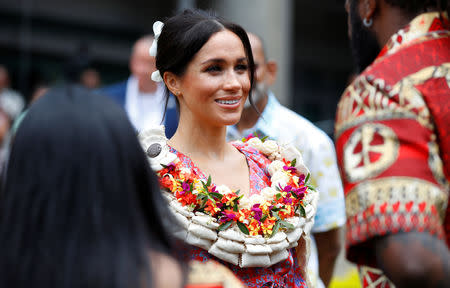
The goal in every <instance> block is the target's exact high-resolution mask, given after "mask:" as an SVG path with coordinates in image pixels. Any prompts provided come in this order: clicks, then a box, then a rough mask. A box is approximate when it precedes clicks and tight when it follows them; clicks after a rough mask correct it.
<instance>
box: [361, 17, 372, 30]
mask: <svg viewBox="0 0 450 288" xmlns="http://www.w3.org/2000/svg"><path fill="white" fill-rule="evenodd" d="M363 24H364V26H366V28H370V26H372V24H373V20H372V18H371V19H369V20H367V18H364V19H363Z"/></svg>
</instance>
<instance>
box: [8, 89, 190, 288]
mask: <svg viewBox="0 0 450 288" xmlns="http://www.w3.org/2000/svg"><path fill="white" fill-rule="evenodd" d="M163 201H164V200H163V199H162V197H161V194H160V193H159V187H158V184H157V180H156V178H155V176H154V174H153V173H152V172H151V170H150V167H149V166H148V162H147V160H146V158H145V154H144V152H143V151H142V148H141V146H140V144H139V142H138V140H137V138H136V135H135V131H134V129H133V127H132V125H131V124H130V123H129V121H128V119H127V117H126V115H125V113H124V112H123V111H122V110H121V109H120V108H119V107H118V106H117V105H116V104H115V103H113V101H111V100H110V99H108V98H106V97H103V96H100V95H94V94H91V93H89V92H88V91H87V90H85V89H81V88H78V87H74V86H63V87H60V88H55V89H52V90H51V91H49V92H48V93H47V94H46V95H44V96H43V97H42V98H40V99H39V100H37V101H36V103H34V104H33V106H31V107H30V109H29V112H28V113H27V115H26V116H25V118H24V119H23V121H22V123H21V125H20V127H19V128H18V131H17V133H16V135H15V139H14V142H13V145H12V150H11V155H10V160H9V163H8V168H7V171H6V183H5V185H3V186H2V190H1V194H0V255H1V257H0V287H14V288H21V287H23V288H25V287H46V288H65V287H66V288H69V287H73V288H75V287H76V288H78V287H95V288H101V287H104V288H114V287H117V288H119V287H120V288H128V287H158V288H159V287H174V288H176V287H180V288H181V287H182V285H183V282H184V276H183V275H184V272H183V271H184V268H183V267H184V265H183V261H182V259H178V258H176V257H175V256H173V255H174V250H173V249H174V246H173V243H172V242H171V240H170V238H169V237H168V235H167V234H166V232H165V230H164V227H163V223H162V219H167V217H166V216H165V209H164V205H161V203H163ZM161 267H164V269H161Z"/></svg>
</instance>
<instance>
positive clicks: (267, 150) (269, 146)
mask: <svg viewBox="0 0 450 288" xmlns="http://www.w3.org/2000/svg"><path fill="white" fill-rule="evenodd" d="M278 149H279V146H278V144H277V142H275V141H274V140H266V141H265V142H264V143H263V145H262V147H261V150H259V151H261V153H263V154H265V155H267V156H270V155H271V154H273V153H277V152H278Z"/></svg>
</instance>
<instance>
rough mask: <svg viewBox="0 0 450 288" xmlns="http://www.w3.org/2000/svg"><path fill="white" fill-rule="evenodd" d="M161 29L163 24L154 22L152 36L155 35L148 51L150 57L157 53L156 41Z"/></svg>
mask: <svg viewBox="0 0 450 288" xmlns="http://www.w3.org/2000/svg"><path fill="white" fill-rule="evenodd" d="M163 27H164V23H162V22H161V21H156V22H155V23H153V34H155V40H153V43H152V46H151V47H150V50H149V53H150V56H153V57H156V52H157V51H158V39H159V35H161V31H162V28H163ZM152 79H153V78H152Z"/></svg>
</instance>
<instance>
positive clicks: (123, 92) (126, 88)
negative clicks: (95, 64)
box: [101, 36, 178, 138]
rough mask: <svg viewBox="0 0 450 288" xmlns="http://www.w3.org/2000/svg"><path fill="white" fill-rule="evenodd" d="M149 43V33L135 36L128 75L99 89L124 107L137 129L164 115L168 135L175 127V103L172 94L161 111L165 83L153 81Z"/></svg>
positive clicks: (158, 119)
mask: <svg viewBox="0 0 450 288" xmlns="http://www.w3.org/2000/svg"><path fill="white" fill-rule="evenodd" d="M152 43H153V37H152V36H145V37H142V38H140V39H138V40H137V41H136V43H135V44H134V46H133V48H132V52H131V58H130V71H131V76H130V77H129V78H128V79H127V80H126V81H123V82H121V83H118V84H114V85H112V86H109V87H105V88H103V89H102V91H101V92H103V93H105V94H107V95H109V96H110V97H111V98H113V99H114V100H115V101H116V102H117V103H118V104H120V105H121V106H122V107H123V108H124V109H125V111H126V112H127V114H128V117H129V118H130V121H131V123H132V124H133V125H134V127H135V128H136V130H137V131H141V130H142V129H145V128H146V127H149V126H151V125H159V124H161V122H162V119H163V116H164V122H163V124H164V125H165V126H166V135H167V137H168V138H170V137H171V136H172V135H173V134H174V133H175V130H176V128H177V126H178V115H177V111H176V103H175V99H174V97H173V96H172V95H171V96H170V97H169V101H168V104H167V111H164V107H165V103H166V101H165V100H166V99H165V87H164V83H163V82H159V83H157V82H154V81H153V80H152V79H151V78H150V76H151V74H152V72H153V71H155V70H156V67H155V57H152V56H150V54H149V49H150V47H151V45H152Z"/></svg>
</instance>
